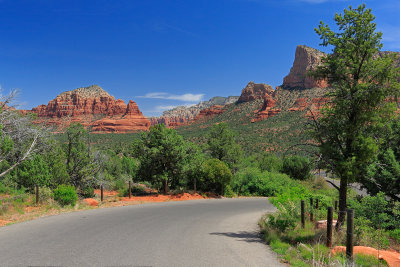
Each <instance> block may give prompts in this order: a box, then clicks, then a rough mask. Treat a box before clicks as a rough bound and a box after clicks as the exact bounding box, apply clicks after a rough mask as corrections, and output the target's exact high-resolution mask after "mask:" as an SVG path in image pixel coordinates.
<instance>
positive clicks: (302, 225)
mask: <svg viewBox="0 0 400 267" xmlns="http://www.w3.org/2000/svg"><path fill="white" fill-rule="evenodd" d="M305 224H306V220H305V216H304V200H302V201H301V227H303V228H304V227H305Z"/></svg>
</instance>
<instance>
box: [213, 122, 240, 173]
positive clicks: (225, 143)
mask: <svg viewBox="0 0 400 267" xmlns="http://www.w3.org/2000/svg"><path fill="white" fill-rule="evenodd" d="M207 145H208V149H209V151H210V155H211V157H213V158H216V159H219V160H220V161H223V162H225V163H226V164H227V165H228V166H229V168H230V169H231V170H233V169H234V168H235V166H236V164H237V163H238V162H239V160H240V158H241V155H242V148H241V147H240V145H238V144H237V143H236V142H235V137H234V134H233V132H232V131H231V130H230V129H229V127H228V125H227V124H226V123H219V124H215V125H213V126H212V127H211V129H210V132H209V134H208V140H207Z"/></svg>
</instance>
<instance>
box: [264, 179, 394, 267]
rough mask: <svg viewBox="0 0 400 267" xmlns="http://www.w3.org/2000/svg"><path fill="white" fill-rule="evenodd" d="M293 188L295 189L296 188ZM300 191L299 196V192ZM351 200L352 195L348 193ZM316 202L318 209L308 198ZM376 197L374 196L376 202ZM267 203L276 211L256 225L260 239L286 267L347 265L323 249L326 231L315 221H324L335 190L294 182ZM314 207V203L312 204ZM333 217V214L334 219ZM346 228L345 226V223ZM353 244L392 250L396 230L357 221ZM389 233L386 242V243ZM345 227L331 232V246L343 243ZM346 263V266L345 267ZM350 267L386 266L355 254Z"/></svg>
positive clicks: (368, 257)
mask: <svg viewBox="0 0 400 267" xmlns="http://www.w3.org/2000/svg"><path fill="white" fill-rule="evenodd" d="M296 187H297V188H296ZM299 192H301V193H299ZM349 195H350V196H351V197H352V198H353V197H354V199H355V195H354V193H353V192H350V194H349ZM310 197H313V198H314V201H315V199H316V198H318V199H319V204H320V207H319V209H315V206H314V207H310V204H309V198H310ZM378 198H379V197H377V199H378ZM269 199H270V201H271V202H272V203H273V204H274V205H275V206H276V207H277V208H278V211H277V212H275V213H273V214H266V215H264V216H263V217H262V218H261V219H260V221H259V225H260V227H261V233H262V235H263V238H264V240H265V241H266V242H267V244H269V246H270V247H271V249H272V250H273V251H275V252H276V253H277V254H278V255H280V258H281V260H282V262H284V263H286V264H289V265H290V266H301V267H303V266H327V267H331V266H332V267H334V266H350V265H348V263H346V258H345V256H344V255H343V254H336V255H333V254H332V253H331V250H330V248H328V247H326V246H325V244H326V229H323V228H322V229H318V228H317V227H316V224H315V221H318V220H325V219H326V216H327V207H328V206H333V203H334V200H335V199H337V191H336V190H334V189H329V188H328V187H326V186H325V185H324V184H323V182H322V181H321V180H320V179H317V180H316V181H305V182H300V181H298V182H297V185H294V184H291V185H290V186H288V187H287V188H286V190H284V192H283V193H281V194H278V195H276V196H275V197H270V198H269ZM300 200H306V223H305V227H304V228H302V226H301V223H300ZM314 205H315V202H314ZM311 211H312V212H313V214H314V222H311V221H310V217H309V215H310V212H311ZM335 218H337V214H336V213H334V219H335ZM345 225H346V224H345ZM354 232H355V237H354V240H355V245H364V246H369V247H374V248H376V249H387V248H389V247H392V248H395V246H393V244H396V245H398V242H396V237H397V231H386V230H384V229H382V230H380V229H375V228H373V227H372V226H371V222H370V221H368V220H367V219H365V218H361V217H360V218H358V219H357V220H356V223H355V231H354ZM389 234H390V237H391V239H390V241H391V242H390V243H389V239H388V238H389ZM345 239H346V230H345V226H344V229H343V230H342V231H341V232H336V231H333V240H332V241H333V247H335V246H343V245H345V243H346V240H345ZM346 264H347V265H346ZM351 266H363V267H364V266H371V267H372V266H388V265H387V263H386V262H385V261H384V260H378V259H376V258H375V257H373V256H367V255H361V254H355V256H354V265H351Z"/></svg>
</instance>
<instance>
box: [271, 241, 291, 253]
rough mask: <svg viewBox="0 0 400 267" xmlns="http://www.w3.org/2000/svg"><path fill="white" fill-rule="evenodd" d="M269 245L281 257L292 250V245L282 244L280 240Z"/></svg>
mask: <svg viewBox="0 0 400 267" xmlns="http://www.w3.org/2000/svg"><path fill="white" fill-rule="evenodd" d="M269 245H270V247H271V249H272V250H273V251H275V252H276V253H278V254H279V255H285V254H286V252H287V251H288V250H289V248H290V244H288V243H285V242H282V241H280V240H272V241H271V243H270V244H269Z"/></svg>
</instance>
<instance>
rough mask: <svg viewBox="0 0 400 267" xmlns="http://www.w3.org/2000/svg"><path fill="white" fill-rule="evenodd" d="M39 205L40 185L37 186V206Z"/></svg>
mask: <svg viewBox="0 0 400 267" xmlns="http://www.w3.org/2000/svg"><path fill="white" fill-rule="evenodd" d="M38 205H39V185H36V206H38Z"/></svg>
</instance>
